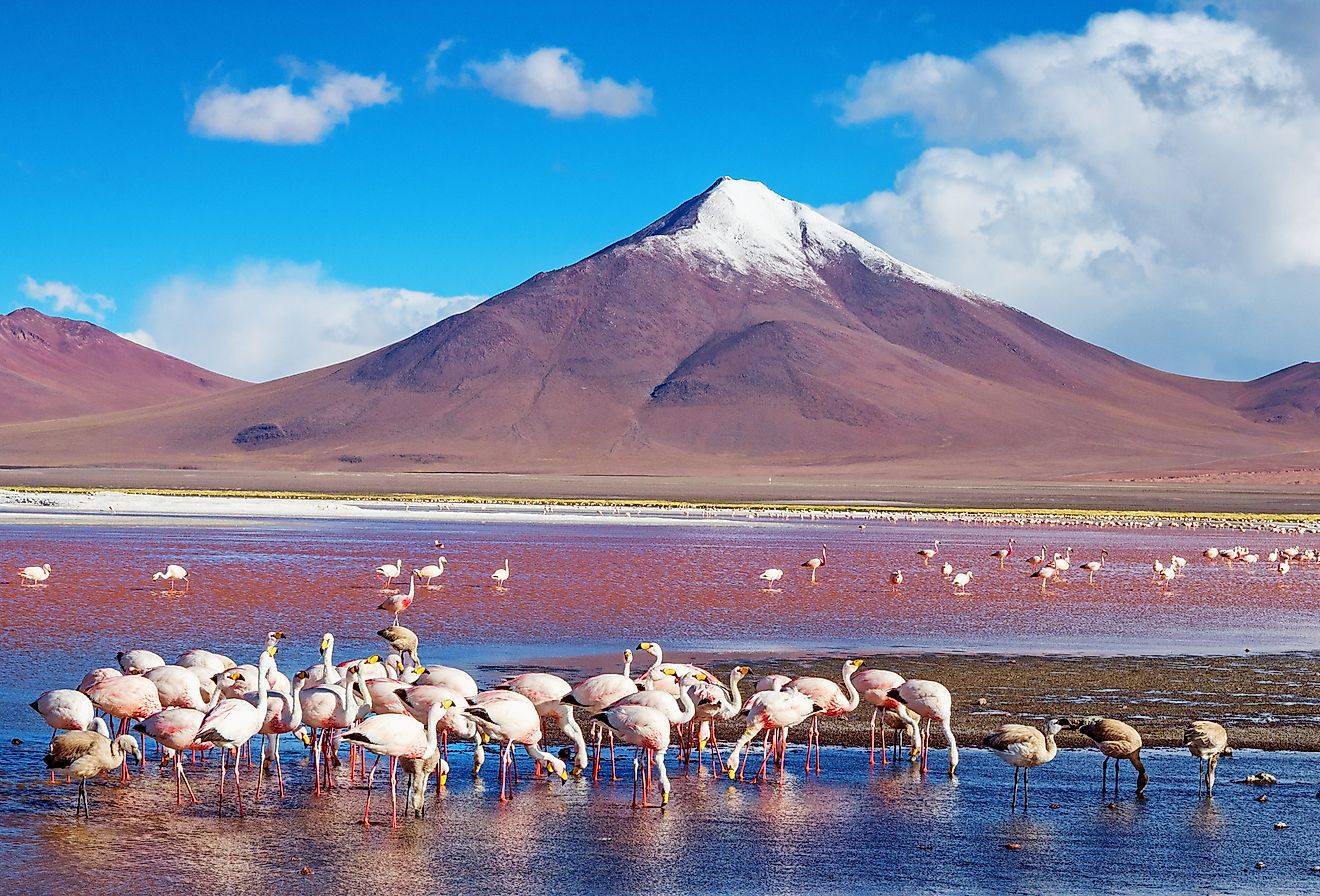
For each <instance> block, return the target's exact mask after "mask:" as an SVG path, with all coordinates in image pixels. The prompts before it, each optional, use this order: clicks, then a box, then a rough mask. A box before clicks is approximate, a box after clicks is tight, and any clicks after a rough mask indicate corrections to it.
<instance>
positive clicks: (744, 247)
mask: <svg viewBox="0 0 1320 896" xmlns="http://www.w3.org/2000/svg"><path fill="white" fill-rule="evenodd" d="M618 245H626V246H635V247H638V248H645V249H661V248H663V249H668V250H669V251H671V252H675V253H677V254H681V255H683V256H686V257H689V258H691V259H692V260H694V261H697V262H700V263H702V264H704V265H713V272H714V273H719V272H720V271H721V270H723V271H725V272H727V273H731V274H736V275H739V276H753V277H759V278H765V279H775V280H781V281H789V282H793V283H797V284H799V285H801V286H804V287H807V288H812V287H816V286H819V285H820V284H821V283H822V280H821V276H820V268H821V267H822V266H823V265H825V264H828V263H830V262H832V261H834V260H836V259H837V258H839V257H840V256H841V255H844V254H852V255H855V256H856V258H857V259H858V260H859V261H861V262H862V263H863V264H865V265H866V266H867V267H869V268H871V269H872V270H875V271H877V272H880V273H885V274H890V275H894V276H901V277H905V278H907V279H909V280H913V281H915V282H918V283H921V284H923V285H925V286H929V287H932V288H935V289H939V290H941V291H943V292H947V293H950V294H952V295H956V296H960V297H963V298H975V299H980V298H982V297H981V296H978V295H976V294H975V293H971V292H969V291H967V290H965V289H962V288H961V287H958V286H955V285H954V284H952V283H949V282H947V281H945V280H941V279H940V278H938V277H935V276H933V275H931V274H928V273H926V272H925V271H922V270H919V269H918V268H914V267H912V266H911V265H908V264H904V263H903V262H901V261H899V260H897V259H896V258H893V257H892V256H890V255H889V254H888V253H886V252H885V251H883V250H882V249H880V248H878V247H876V246H874V245H872V244H871V243H869V242H867V241H866V240H865V239H863V238H862V237H860V236H858V235H857V234H855V233H853V232H852V231H851V230H849V229H847V228H846V227H843V226H842V225H840V224H836V223H835V222H834V221H831V220H830V219H829V218H826V217H825V216H824V215H822V214H821V213H820V212H818V211H816V210H815V209H813V208H811V207H810V206H808V205H803V204H802V203H800V202H794V201H792V200H790V199H786V198H784V197H783V196H780V195H779V194H778V193H776V192H774V191H773V190H771V189H770V188H769V187H767V186H766V185H765V184H763V183H760V182H758V181H752V180H735V179H734V178H731V177H721V178H720V179H719V180H717V181H715V183H714V184H712V185H711V186H710V187H709V188H708V189H706V190H705V191H704V192H702V193H701V194H699V195H697V196H695V197H693V198H692V199H690V200H688V201H687V202H685V203H683V204H682V205H680V206H679V207H678V208H676V209H674V210H673V211H672V212H670V213H669V214H667V215H665V216H664V217H663V218H660V219H659V220H658V221H656V222H654V223H653V224H651V225H650V226H648V227H646V228H645V229H643V230H641V231H639V232H638V233H636V234H634V235H633V236H631V237H629V238H628V239H626V240H624V241H623V242H622V243H620V244H618Z"/></svg>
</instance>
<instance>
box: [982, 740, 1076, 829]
mask: <svg viewBox="0 0 1320 896" xmlns="http://www.w3.org/2000/svg"><path fill="white" fill-rule="evenodd" d="M1062 730H1063V726H1062V725H1061V724H1060V723H1059V720H1058V719H1051V720H1050V721H1049V722H1048V723H1047V724H1046V725H1045V733H1044V734H1041V733H1040V731H1038V730H1037V729H1035V728H1033V727H1031V726H1030V725H1013V724H1008V725H1000V726H999V727H998V728H996V729H995V730H994V731H992V732H990V733H989V734H987V735H986V736H985V739H984V740H983V741H981V742H982V743H983V744H984V745H985V746H986V748H987V749H988V750H990V752H991V753H994V754H995V755H996V756H998V757H999V758H1000V759H1002V760H1003V761H1004V762H1007V763H1008V764H1009V765H1011V766H1013V800H1012V802H1011V803H1010V807H1011V808H1017V792H1018V776H1019V775H1021V776H1022V811H1024V812H1025V811H1026V810H1027V797H1028V794H1029V788H1030V786H1031V784H1030V781H1031V770H1032V769H1033V768H1036V767H1037V766H1041V765H1044V764H1045V763H1047V762H1049V761H1051V760H1052V759H1054V757H1055V756H1056V755H1057V754H1058V752H1059V746H1058V744H1057V743H1055V741H1054V736H1055V735H1056V734H1058V733H1059V732H1060V731H1062Z"/></svg>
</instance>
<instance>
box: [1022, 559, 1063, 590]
mask: <svg viewBox="0 0 1320 896" xmlns="http://www.w3.org/2000/svg"><path fill="white" fill-rule="evenodd" d="M1058 574H1059V571H1058V570H1057V569H1055V568H1054V567H1053V566H1042V567H1040V568H1039V569H1037V570H1036V571H1035V572H1033V573H1031V574H1029V575H1028V576H1027V578H1029V579H1040V593H1041V594H1044V593H1045V586H1046V585H1048V584H1049V583H1050V580H1051V579H1053V578H1054V577H1055V576H1057V575H1058Z"/></svg>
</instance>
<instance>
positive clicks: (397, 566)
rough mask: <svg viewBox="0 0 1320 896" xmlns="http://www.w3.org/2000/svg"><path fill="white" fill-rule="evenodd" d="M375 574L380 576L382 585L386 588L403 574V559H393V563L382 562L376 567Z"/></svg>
mask: <svg viewBox="0 0 1320 896" xmlns="http://www.w3.org/2000/svg"><path fill="white" fill-rule="evenodd" d="M376 575H378V576H380V584H381V586H382V587H385V588H388V587H389V586H390V585H393V584H394V580H395V579H397V578H398V577H399V576H401V575H403V561H402V560H395V561H394V562H393V563H382V564H381V565H380V566H377V567H376Z"/></svg>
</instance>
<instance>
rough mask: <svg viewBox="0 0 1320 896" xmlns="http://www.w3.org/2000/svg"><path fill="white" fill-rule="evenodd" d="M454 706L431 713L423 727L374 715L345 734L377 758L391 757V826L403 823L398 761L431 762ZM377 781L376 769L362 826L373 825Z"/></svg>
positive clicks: (399, 718) (407, 717)
mask: <svg viewBox="0 0 1320 896" xmlns="http://www.w3.org/2000/svg"><path fill="white" fill-rule="evenodd" d="M453 706H454V701H453V700H443V701H441V702H439V703H436V704H434V705H433V706H431V708H430V709H429V710H428V711H427V714H426V723H425V724H423V723H421V722H419V721H417V720H416V719H415V718H413V717H412V716H411V715H407V714H402V715H401V714H399V713H387V714H385V715H379V716H371V717H370V718H368V719H363V720H362V721H361V722H358V723H357V724H356V725H354V726H353V727H352V728H350V729H349V730H348V731H347V732H345V733H344V740H346V741H348V742H349V743H351V744H358V745H360V746H361V747H362V748H363V749H364V750H367V751H368V752H371V753H375V754H376V755H377V756H388V757H389V758H390V760H391V761H390V824H391V825H397V824H398V823H399V801H398V794H397V792H396V786H397V775H398V770H397V760H399V759H427V758H428V757H430V756H431V755H432V754H437V753H438V752H439V750H438V747H437V735H436V726H437V725H438V724H439V722H440V717H441V716H443V715H444V714H445V711H446V710H448V709H450V708H451V707H453ZM375 778H376V767H375V766H374V765H373V766H372V767H371V773H370V774H368V775H367V804H366V807H365V808H364V809H363V811H362V823H363V824H364V825H370V824H371V787H372V784H373V783H374V781H375Z"/></svg>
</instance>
